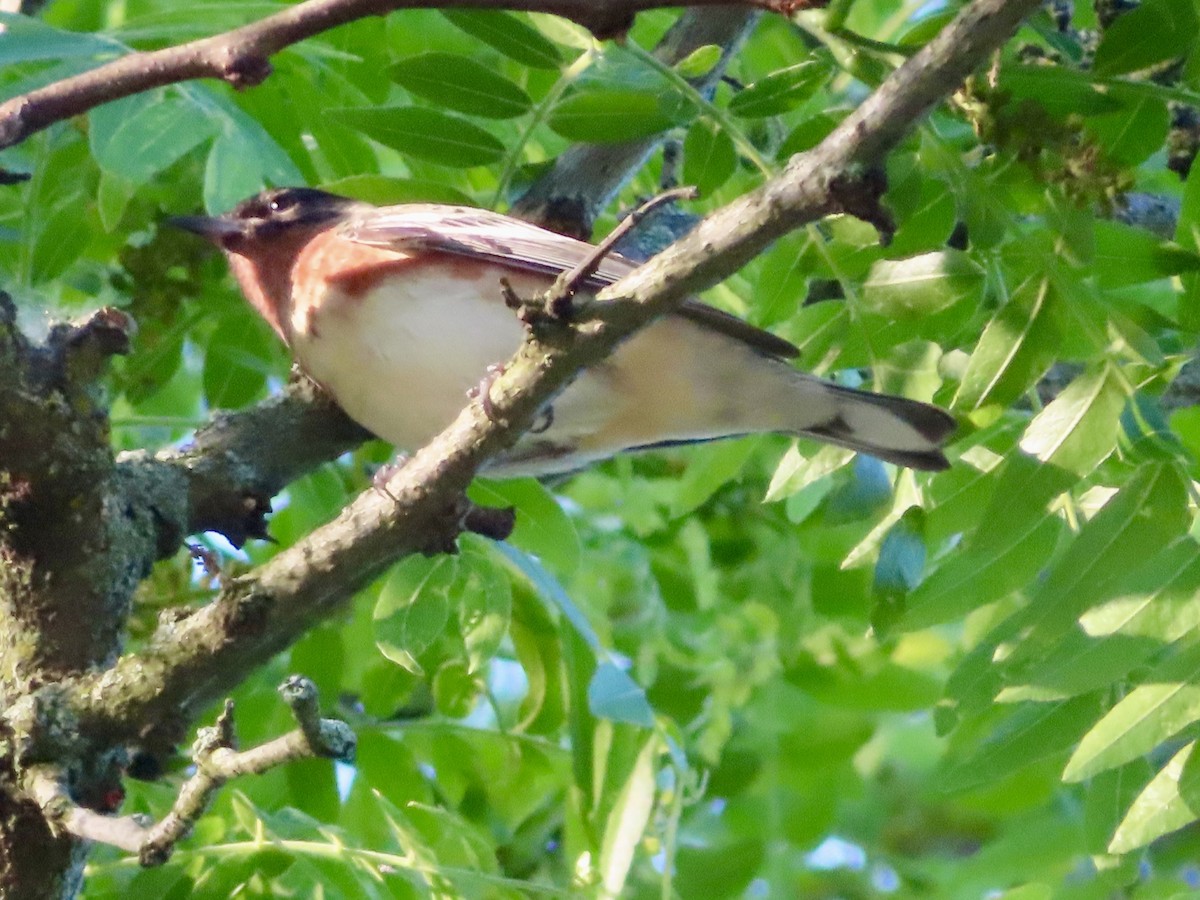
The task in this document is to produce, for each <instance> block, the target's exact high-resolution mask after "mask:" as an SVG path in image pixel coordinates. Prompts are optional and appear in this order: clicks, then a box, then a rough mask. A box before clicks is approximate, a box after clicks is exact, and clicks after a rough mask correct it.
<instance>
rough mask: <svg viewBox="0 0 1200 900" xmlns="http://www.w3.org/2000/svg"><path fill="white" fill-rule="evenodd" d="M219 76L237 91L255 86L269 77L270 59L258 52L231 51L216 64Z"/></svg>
mask: <svg viewBox="0 0 1200 900" xmlns="http://www.w3.org/2000/svg"><path fill="white" fill-rule="evenodd" d="M218 68H219V71H220V73H221V78H222V79H224V81H225V82H226V83H227V84H228V85H229V86H230V87H232V88H233V89H234V90H237V91H244V90H246V89H247V88H252V87H257V86H258V85H260V84H262V83H263V82H264V81H266V80H267V78H269V77H270V75H271V71H272V67H271V61H270V59H268V58H267V57H266V56H264V55H262V54H260V53H254V52H248V51H241V52H231V53H229V54H227V55H226V56H225V58H224V59H222V61H221V63H220V64H219V66H218Z"/></svg>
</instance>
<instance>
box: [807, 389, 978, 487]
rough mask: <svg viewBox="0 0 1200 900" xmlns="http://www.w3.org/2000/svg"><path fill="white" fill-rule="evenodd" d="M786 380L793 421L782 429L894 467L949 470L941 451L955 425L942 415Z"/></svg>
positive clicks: (887, 398)
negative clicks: (874, 457)
mask: <svg viewBox="0 0 1200 900" xmlns="http://www.w3.org/2000/svg"><path fill="white" fill-rule="evenodd" d="M792 376H793V378H794V379H795V380H794V381H793V383H792V385H791V386H790V390H789V394H790V403H789V404H788V407H789V409H790V410H793V411H794V414H795V419H794V420H793V421H791V422H788V423H787V424H786V425H785V427H784V429H783V430H785V431H789V432H791V433H792V434H796V435H804V436H806V437H812V438H815V439H816V440H819V441H825V442H826V443H830V444H837V445H839V446H841V447H849V448H850V449H851V450H857V451H859V452H861V453H869V454H870V455H871V456H876V457H878V458H879V459H882V460H886V461H887V462H891V463H895V464H896V465H899V466H908V467H910V468H913V469H927V470H930V471H938V470H941V469H945V468H947V467H948V466H949V462H948V461H947V460H946V456H945V454H944V453H942V449H941V448H942V445H943V444H944V443H945V442H946V441H947V440H948V439H949V438H950V436H951V435H952V434H953V433H954V430H955V428H956V427H957V423H956V422H955V421H954V417H953V416H951V415H950V414H949V413H947V412H946V411H944V410H942V409H939V408H938V407H936V406H931V405H930V404H928V403H921V402H919V401H917V400H909V399H907V398H904V397H894V396H891V395H888V394H873V393H870V392H868V391H859V390H854V389H852V388H845V387H841V386H839V385H836V384H830V383H829V382H827V381H823V380H822V379H819V378H814V377H813V376H811V375H805V374H804V373H802V372H793V373H792ZM818 411H819V412H818ZM814 413H817V414H816V415H814Z"/></svg>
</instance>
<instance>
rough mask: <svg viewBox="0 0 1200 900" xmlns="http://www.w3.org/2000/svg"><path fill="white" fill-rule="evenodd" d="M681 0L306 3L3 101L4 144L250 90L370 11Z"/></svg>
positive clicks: (628, 11) (589, 11)
mask: <svg viewBox="0 0 1200 900" xmlns="http://www.w3.org/2000/svg"><path fill="white" fill-rule="evenodd" d="M675 5H678V2H677V0H307V2H305V3H298V4H296V5H295V6H292V7H289V8H288V9H285V10H283V11H282V12H278V13H276V14H275V15H273V16H268V17H267V18H265V19H261V20H260V21H258V22H253V23H251V24H249V25H244V26H242V27H241V28H237V29H234V30H233V31H228V32H225V33H224V34H219V35H215V36H213V37H208V38H201V39H200V40H196V41H191V42H190V43H187V44H180V45H179V46H177V47H168V48H166V49H163V50H152V51H147V52H140V53H130V54H129V55H128V56H123V57H121V58H120V59H117V60H114V61H113V62H110V63H107V64H105V65H102V66H98V67H97V68H95V69H92V70H90V71H88V72H84V73H82V74H80V75H76V76H74V77H72V78H64V79H63V80H61V81H56V82H55V83H53V84H51V85H47V86H46V87H43V88H39V89H37V90H34V91H30V92H29V93H27V94H23V95H21V96H19V97H14V98H13V99H11V100H9V101H7V102H5V103H3V104H0V149H4V148H5V147H11V146H13V145H14V144H18V143H20V142H21V141H23V140H25V139H26V138H27V137H29V136H30V135H31V134H34V133H36V132H38V131H41V130H42V129H43V128H46V127H48V126H49V125H53V124H54V123H55V122H61V121H63V120H65V119H69V118H71V117H72V116H77V115H80V114H81V113H85V112H87V111H88V110H90V109H94V108H95V107H97V106H100V105H101V104H103V103H109V102H111V101H113V100H119V99H121V98H122V97H129V96H132V95H133V94H140V93H142V92H143V91H148V90H150V89H152V88H156V87H163V86H164V85H168V84H175V83H178V82H181V81H190V80H192V79H195V78H217V79H220V80H222V81H226V82H228V83H229V84H231V85H233V87H235V88H239V89H240V88H246V87H253V86H254V85H256V84H260V83H262V81H263V80H264V79H266V78H267V76H268V75H270V74H271V63H270V58H271V57H272V56H273V55H274V54H276V53H278V52H279V51H280V50H282V49H284V48H285V47H289V46H291V45H292V44H295V43H298V42H300V41H302V40H305V39H306V38H310V37H313V36H314V35H317V34H320V33H321V32H324V31H328V30H329V29H331V28H336V27H337V26H338V25H345V24H346V23H348V22H353V21H354V20H356V19H362V18H366V17H367V16H382V15H386V14H388V13H390V12H393V11H395V10H398V9H416V8H428V7H460V8H472V9H520V10H530V11H537V12H547V13H554V14H555V15H559V16H562V17H564V18H567V19H572V20H574V21H575V22H578V23H579V24H580V25H583V26H584V27H585V28H588V29H589V30H590V31H592V33H594V34H595V35H596V36H597V37H600V38H604V37H612V36H615V35H619V34H622V33H623V32H624V31H625V30H626V29H627V28H628V27H629V26H630V25H631V24H632V22H633V16H634V15H635V14H636V13H638V12H641V11H643V10H647V9H656V8H660V7H664V6H675ZM689 5H691V6H728V5H730V0H690V4H689ZM738 5H743V6H746V7H747V8H751V9H765V10H772V11H774V12H779V13H787V12H790V11H791V10H792V9H795V8H800V7H801V6H802V5H803V3H802V2H800V0H738Z"/></svg>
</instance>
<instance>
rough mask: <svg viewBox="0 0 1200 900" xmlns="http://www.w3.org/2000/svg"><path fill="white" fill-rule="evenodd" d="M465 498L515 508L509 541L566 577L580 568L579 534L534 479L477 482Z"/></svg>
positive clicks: (548, 494) (556, 501)
mask: <svg viewBox="0 0 1200 900" xmlns="http://www.w3.org/2000/svg"><path fill="white" fill-rule="evenodd" d="M467 495H468V496H469V497H470V498H471V499H472V500H474V501H475V502H476V503H480V504H483V505H486V506H492V507H500V508H503V507H507V506H512V507H515V508H516V513H517V521H516V527H515V528H514V529H513V533H512V535H511V537H510V538H509V541H510V542H511V543H512V544H514V545H515V546H517V547H520V548H521V549H522V550H525V551H527V552H529V553H532V554H535V555H536V556H538V557H540V558H541V559H543V560H545V561H546V563H547V564H549V565H550V566H552V567H553V568H554V569H555V570H556V571H557V572H558V573H559V574H560V575H562V576H563V577H566V576H568V575H570V574H571V573H572V572H574V571H575V570H576V569H577V568H578V567H579V552H580V547H579V534H578V533H577V532H576V530H575V523H574V522H572V521H571V518H570V517H569V516H568V515H567V514H566V513H565V512H563V508H562V507H561V506H560V505H559V503H558V499H557V498H556V497H555V496H554V495H553V494H552V493H550V491H549V490H547V489H546V488H545V487H544V486H543V485H542V484H541V483H540V482H538V481H536V480H535V479H533V478H512V479H507V480H505V481H488V480H476V481H475V483H474V484H472V485H471V487H470V489H469V490H468V492H467Z"/></svg>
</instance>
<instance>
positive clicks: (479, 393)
mask: <svg viewBox="0 0 1200 900" xmlns="http://www.w3.org/2000/svg"><path fill="white" fill-rule="evenodd" d="M503 374H504V366H503V364H501V363H494V364H493V365H490V366H488V367H487V374H486V375H484V376H483V378H481V379H479V384H477V385H475V387H473V388H471V389H470V390H469V391H467V396H468V397H470V398H471V399H472V400H474V399H475V398H476V397H478V398H479V402H480V404H481V405H482V406H483V414H484V415H485V416H487V417H488V418H489V419H491V420H492V421H493V422H495V421H496V407H495V406H493V405H492V385H493V384H495V383H496V379H497V378H499V377H500V376H501V375H503Z"/></svg>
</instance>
